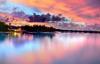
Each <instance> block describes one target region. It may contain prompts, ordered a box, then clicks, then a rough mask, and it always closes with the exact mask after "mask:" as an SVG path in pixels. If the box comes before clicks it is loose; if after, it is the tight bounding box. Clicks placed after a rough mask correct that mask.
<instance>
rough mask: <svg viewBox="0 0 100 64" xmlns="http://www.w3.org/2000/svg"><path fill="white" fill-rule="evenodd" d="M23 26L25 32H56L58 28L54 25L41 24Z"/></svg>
mask: <svg viewBox="0 0 100 64" xmlns="http://www.w3.org/2000/svg"><path fill="white" fill-rule="evenodd" d="M21 28H22V30H23V31H24V32H54V31H55V30H56V29H55V28H53V27H46V26H41V25H34V26H23V27H21Z"/></svg>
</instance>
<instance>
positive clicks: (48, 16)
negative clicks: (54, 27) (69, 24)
mask: <svg viewBox="0 0 100 64" xmlns="http://www.w3.org/2000/svg"><path fill="white" fill-rule="evenodd" d="M29 19H30V22H46V21H64V20H67V19H66V18H65V17H63V16H62V14H58V15H51V14H50V13H47V14H41V15H38V14H36V13H33V15H31V16H29Z"/></svg>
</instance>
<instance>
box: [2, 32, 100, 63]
mask: <svg viewBox="0 0 100 64" xmlns="http://www.w3.org/2000/svg"><path fill="white" fill-rule="evenodd" d="M0 64H100V34H89V33H34V34H20V33H11V34H7V33H0Z"/></svg>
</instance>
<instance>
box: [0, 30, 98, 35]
mask: <svg viewBox="0 0 100 64" xmlns="http://www.w3.org/2000/svg"><path fill="white" fill-rule="evenodd" d="M12 32H17V33H29V34H32V33H54V32H62V33H100V31H92V30H91V31H90V30H89V31H88V30H60V29H56V30H54V31H40V32H37V31H34V32H28V31H24V32H18V31H12ZM0 33H11V32H10V31H7V32H3V31H0Z"/></svg>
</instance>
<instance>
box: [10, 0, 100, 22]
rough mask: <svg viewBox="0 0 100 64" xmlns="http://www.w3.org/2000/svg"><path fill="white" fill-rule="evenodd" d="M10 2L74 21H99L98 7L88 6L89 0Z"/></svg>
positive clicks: (19, 0)
mask: <svg viewBox="0 0 100 64" xmlns="http://www.w3.org/2000/svg"><path fill="white" fill-rule="evenodd" d="M92 1H94V0H92ZM12 2H15V3H20V4H23V5H26V6H30V7H36V8H38V9H39V10H41V11H42V12H50V13H54V14H59V13H61V14H63V15H65V16H67V17H70V18H71V19H73V20H74V21H82V22H86V23H91V22H92V23H99V20H100V13H99V11H100V7H97V8H94V7H93V6H92V5H90V3H92V2H91V1H90V0H74V1H73V0H12ZM93 4H96V2H94V3H93ZM98 6H99V5H98Z"/></svg>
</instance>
